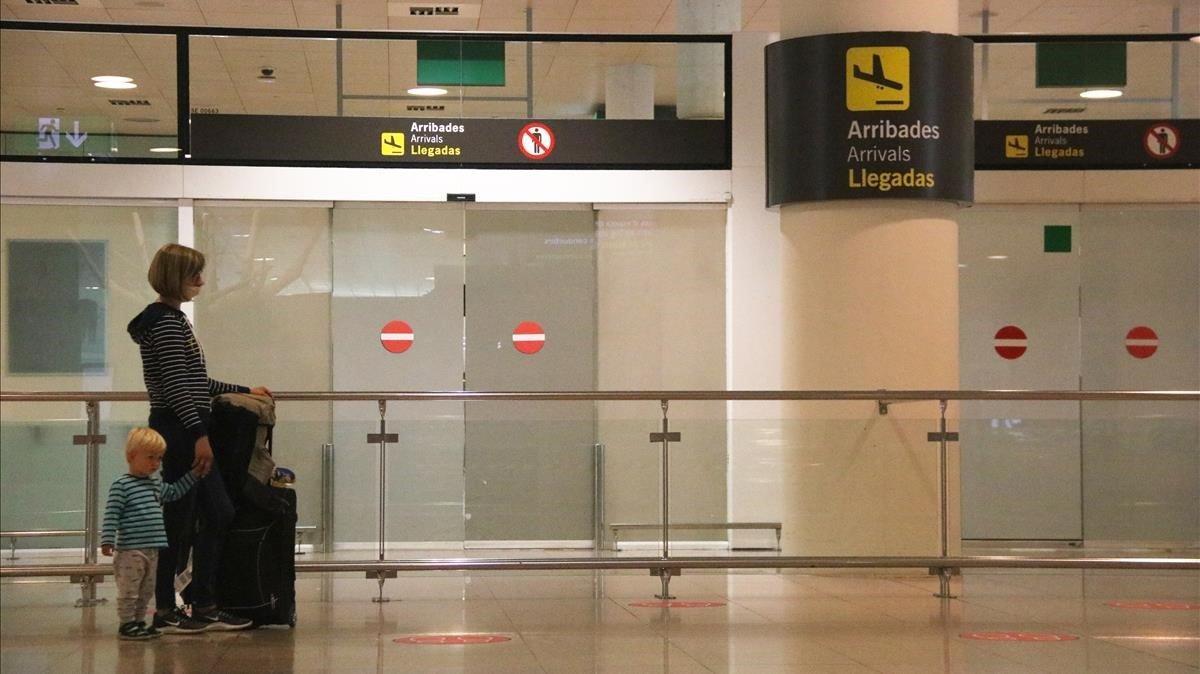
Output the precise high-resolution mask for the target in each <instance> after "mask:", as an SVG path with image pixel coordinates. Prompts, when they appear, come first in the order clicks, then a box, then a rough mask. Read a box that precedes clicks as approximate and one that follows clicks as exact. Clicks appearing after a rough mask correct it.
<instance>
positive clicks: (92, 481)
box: [75, 400, 106, 608]
mask: <svg viewBox="0 0 1200 674" xmlns="http://www.w3.org/2000/svg"><path fill="white" fill-rule="evenodd" d="M84 407H85V409H86V411H87V435H86V436H84V438H79V437H78V436H76V438H75V443H76V444H84V445H85V446H86V447H87V463H86V467H85V469H84V470H85V472H86V475H85V477H84V481H85V486H84V496H83V498H84V503H83V563H84V564H88V565H95V564H96V549H97V548H99V547H100V540H99V539H100V524H99V512H98V508H97V507H96V506H97V501H98V500H99V498H100V442H101V441H102V440H103V439H102V437H101V435H100V403H99V402H98V401H96V400H88V401H87V402H85V403H84ZM80 440H83V442H80ZM79 590H80V594H81V596H80V598H79V601H77V602H75V605H76V606H78V607H80V608H84V607H88V606H95V605H97V604H103V603H104V602H105V601H106V600H105V599H103V598H101V599H97V598H96V577H95V576H84V577H83V578H81V579H80V582H79Z"/></svg>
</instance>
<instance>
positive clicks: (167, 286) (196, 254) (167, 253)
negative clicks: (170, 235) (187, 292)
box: [146, 243, 204, 300]
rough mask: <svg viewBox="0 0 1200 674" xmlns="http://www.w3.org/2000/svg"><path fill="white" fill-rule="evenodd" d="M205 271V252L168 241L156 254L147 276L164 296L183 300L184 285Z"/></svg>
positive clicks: (151, 284)
mask: <svg viewBox="0 0 1200 674" xmlns="http://www.w3.org/2000/svg"><path fill="white" fill-rule="evenodd" d="M203 271H204V253H201V252H200V251H198V250H196V249H194V248H188V247H187V246H181V245H179V244H177V243H168V244H167V245H165V246H163V247H162V248H159V249H158V252H157V253H155V254H154V259H153V260H151V261H150V271H149V272H147V274H146V278H147V279H148V280H149V281H150V287H151V288H154V290H155V292H157V293H158V294H159V295H162V296H163V297H166V298H169V299H173V300H182V299H183V287H184V286H185V285H187V284H188V282H189V281H191V280H192V279H193V278H195V277H196V276H197V275H198V274H200V273H201V272H203Z"/></svg>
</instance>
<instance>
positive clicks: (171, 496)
mask: <svg viewBox="0 0 1200 674" xmlns="http://www.w3.org/2000/svg"><path fill="white" fill-rule="evenodd" d="M194 484H196V476H195V475H193V474H191V473H190V472H188V473H184V475H183V477H181V478H179V479H178V480H176V481H175V482H172V483H171V484H167V485H164V484H163V481H162V479H161V478H160V477H159V476H158V475H151V476H150V477H137V476H136V475H130V474H128V473H126V474H125V475H122V476H121V477H118V478H117V479H116V480H115V481H114V482H113V483H112V486H111V487H109V489H108V504H107V505H106V506H105V507H104V527H103V528H102V529H101V531H100V544H101V545H114V546H115V547H116V548H117V549H118V550H132V549H135V548H165V547H167V530H166V527H165V526H164V525H163V513H162V504H163V503H167V502H169V501H176V500H179V499H180V498H182V497H183V495H184V494H187V493H188V490H189V489H191V488H192V485H194Z"/></svg>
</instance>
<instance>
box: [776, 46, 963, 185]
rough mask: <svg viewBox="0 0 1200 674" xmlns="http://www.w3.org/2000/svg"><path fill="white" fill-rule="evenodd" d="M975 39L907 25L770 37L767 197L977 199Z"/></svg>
mask: <svg viewBox="0 0 1200 674" xmlns="http://www.w3.org/2000/svg"><path fill="white" fill-rule="evenodd" d="M971 49H972V45H971V41H970V40H967V39H965V38H960V37H956V36H953V35H940V34H935V33H907V32H878V33H844V34H836V35H817V36H813V37H802V38H794V39H790V40H783V41H780V42H775V43H773V44H770V45H768V46H767V48H766V71H767V205H768V206H774V205H777V204H782V203H788V202H797V201H824V200H827V199H938V200H948V201H958V202H969V201H971V200H972V199H973V198H974V176H973V168H974V161H973V156H972V151H973V149H974V145H973V143H972V133H973V127H972V110H971V108H972V103H971V93H972V52H971Z"/></svg>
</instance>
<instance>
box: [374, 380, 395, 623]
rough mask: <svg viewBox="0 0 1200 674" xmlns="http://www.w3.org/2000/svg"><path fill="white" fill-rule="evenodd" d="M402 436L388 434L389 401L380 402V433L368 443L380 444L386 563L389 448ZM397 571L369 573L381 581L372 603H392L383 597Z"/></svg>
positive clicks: (381, 557)
mask: <svg viewBox="0 0 1200 674" xmlns="http://www.w3.org/2000/svg"><path fill="white" fill-rule="evenodd" d="M399 441H400V435H399V434H397V433H388V432H387V400H386V399H380V400H379V432H378V433H368V434H367V442H368V443H372V442H378V443H379V561H380V562H383V561H384V556H385V555H384V541H385V540H386V538H387V446H388V443H389V442H399ZM395 577H396V572H395V571H386V570H382V569H380V570H377V571H368V572H367V578H375V579H376V580H378V581H379V595H378V596H375V597H371V601H372V602H375V603H377V604H382V603H383V602H387V601H391V599H389V598H387V597H385V596H383V583H384V580H386V579H388V578H395Z"/></svg>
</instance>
